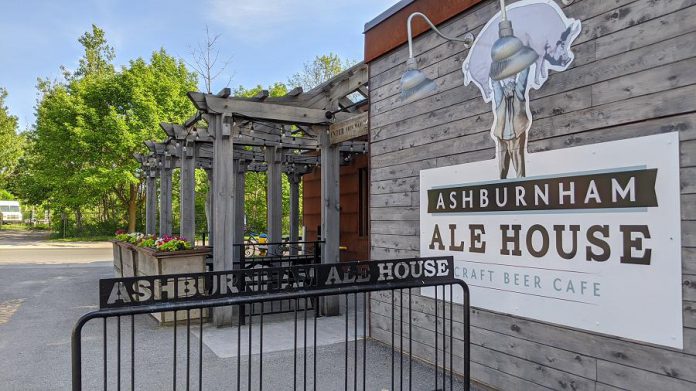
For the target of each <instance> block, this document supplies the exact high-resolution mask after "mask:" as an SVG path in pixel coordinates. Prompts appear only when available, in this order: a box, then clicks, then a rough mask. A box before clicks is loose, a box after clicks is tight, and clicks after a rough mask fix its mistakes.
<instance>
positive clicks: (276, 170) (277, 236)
mask: <svg viewBox="0 0 696 391" xmlns="http://www.w3.org/2000/svg"><path fill="white" fill-rule="evenodd" d="M265 155H266V156H265V159H266V165H267V167H268V170H267V171H266V178H267V181H268V191H267V195H268V200H267V204H268V206H267V208H268V215H267V222H268V242H269V243H280V242H281V241H282V239H283V182H282V177H281V172H282V171H281V170H282V167H281V157H282V150H279V149H277V148H275V147H266V152H265ZM268 252H269V254H275V253H276V248H275V246H269V248H268Z"/></svg>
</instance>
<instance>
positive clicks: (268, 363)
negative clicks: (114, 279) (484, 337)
mask: <svg viewBox="0 0 696 391" xmlns="http://www.w3.org/2000/svg"><path fill="white" fill-rule="evenodd" d="M0 275H2V276H3V279H4V283H3V284H1V285H0V308H5V311H4V312H5V315H4V316H3V315H0V355H1V356H2V357H4V359H3V361H2V364H0V384H2V387H1V388H2V389H3V390H65V389H68V388H69V387H70V376H71V375H70V374H71V367H70V333H71V329H72V327H73V325H74V323H75V322H76V320H77V319H78V318H79V317H80V316H81V315H82V314H84V313H86V312H89V311H91V310H94V309H96V308H97V302H98V299H97V281H98V279H99V278H105V277H111V268H110V267H109V266H108V265H103V266H100V265H98V264H96V265H65V266H51V267H47V266H12V265H9V266H0ZM351 312H352V311H351ZM0 313H2V310H0ZM359 314H360V312H359ZM358 319H359V321H360V319H362V316H361V315H359V318H358ZM257 321H258V320H257ZM343 321H344V320H343V318H325V319H324V320H320V322H319V323H318V325H320V327H319V328H318V330H319V329H321V334H323V336H320V337H318V338H319V344H318V345H320V346H318V347H317V349H316V354H317V363H318V364H317V378H318V383H317V389H319V390H339V389H343V379H344V371H345V368H344V359H345V340H344V323H343ZM352 321H353V315H352V314H351V318H350V323H349V324H350V327H349V329H350V330H352V329H353V323H352ZM134 322H135V330H136V333H135V346H136V351H135V373H136V389H138V390H163V389H171V387H172V381H173V380H172V365H173V361H172V355H173V339H174V338H173V337H174V334H173V329H174V328H173V327H172V326H159V325H158V324H157V323H156V322H155V321H154V320H153V318H152V317H150V316H149V315H142V316H136V317H135V320H134ZM191 323H192V326H193V327H192V330H191V331H192V332H191V333H190V334H189V335H188V341H189V343H190V349H191V350H190V352H191V354H190V358H191V361H190V370H191V371H190V384H191V385H192V387H193V386H195V387H193V389H197V384H198V383H197V382H198V380H197V379H198V376H197V374H198V357H199V353H200V351H199V350H198V346H199V342H198V341H199V340H198V336H197V335H198V332H197V330H196V329H197V327H198V321H192V322H191ZM272 323H273V321H272V318H271V317H270V316H266V321H265V325H264V353H263V373H262V377H263V387H264V388H265V389H268V390H287V389H292V379H293V358H294V354H293V350H292V348H291V346H292V340H289V338H292V335H293V331H292V327H293V322H292V321H289V322H288V319H285V320H280V323H278V324H276V325H272ZM283 325H284V326H283ZM274 327H275V328H278V327H281V329H278V330H276V331H275V332H274V331H273V330H274ZM283 327H285V329H282V328H283ZM299 327H300V330H302V328H301V324H300V326H299ZM116 330H117V320H116V319H110V320H109V321H108V322H107V334H108V341H109V342H108V352H109V353H108V356H109V361H108V371H109V377H110V381H109V388H110V389H111V388H113V389H115V386H116V384H115V379H116V371H117V363H116V360H115V357H116V349H117V344H116V338H117V335H116ZM242 330H245V328H244V327H243V328H242ZM186 331H187V330H186V327H185V325H181V324H180V325H179V326H178V327H177V352H178V353H177V368H178V371H177V374H178V376H177V379H176V382H177V384H179V385H180V386H181V388H182V389H185V385H186V370H185V368H186V354H185V352H186V348H187V332H186ZM102 333H103V323H102V321H101V320H94V321H91V322H89V323H88V324H87V326H86V327H85V329H84V333H83V374H84V376H83V381H84V385H85V388H84V389H86V390H92V389H101V387H102V386H101V384H102V373H103V372H102V371H103V367H102V365H103V361H102V357H103V356H102V348H103V346H102V335H103V334H102ZM310 333H311V331H310ZM351 333H352V331H351ZM253 334H254V335H255V336H256V338H258V335H259V333H258V329H254V330H253ZM130 335H131V328H130V317H124V318H122V319H121V357H122V367H121V368H122V376H123V379H122V384H123V387H124V389H129V386H130V358H131V354H130ZM310 335H311V334H310ZM236 337H237V332H236V328H232V327H231V328H222V329H215V328H210V327H209V326H207V325H206V326H205V327H204V329H203V341H204V342H205V344H203V357H202V361H203V389H206V390H218V389H223V388H234V387H233V386H236V381H237V380H236V379H237V377H236V369H237V363H238V358H237V357H236V353H234V354H228V353H230V352H231V351H235V352H236V349H234V346H235V345H234V344H235V343H236V342H233V340H236ZM243 337H244V335H243ZM357 337H358V338H357V340H356V339H355V336H353V335H349V342H348V354H349V368H348V379H349V388H351V389H352V388H353V386H352V379H353V370H354V368H353V364H352V363H353V358H352V357H353V349H354V344H355V343H357V344H358V352H359V353H358V357H359V360H358V362H359V363H362V362H363V360H362V345H363V341H364V340H363V339H362V330H361V329H359V332H358V335H357ZM309 338H311V337H309ZM274 340H275V342H274ZM255 341H256V342H255V343H254V345H256V346H258V345H257V343H258V341H257V340H255ZM335 341H343V342H338V343H336V342H335ZM356 341H357V342H356ZM210 345H213V349H210V347H209V346H210ZM244 346H245V347H246V345H244ZM299 346H300V355H299V356H298V361H297V364H298V372H297V379H298V387H299V388H302V384H303V383H302V382H303V368H304V365H303V364H304V356H302V349H301V347H302V346H303V345H301V344H300V345H299ZM366 349H367V363H366V366H365V369H366V374H367V380H366V383H367V389H368V390H383V389H390V373H391V371H390V369H391V366H390V365H391V349H389V348H387V347H385V346H383V345H381V344H378V343H375V342H372V341H371V340H368V341H367V344H366ZM256 351H258V349H256ZM216 352H217V354H216ZM306 359H307V363H308V370H307V372H308V376H307V381H308V388H309V389H311V388H312V385H313V383H312V379H313V376H312V367H311V363H312V362H313V361H314V354H313V349H312V346H311V345H310V346H308V355H307V358H306ZM396 361H397V363H398V362H399V358H398V355H397V359H396ZM250 362H251V374H252V375H251V378H252V381H253V383H252V385H253V387H252V389H258V383H259V380H258V379H259V368H260V366H259V355H258V354H257V353H254V354H252V356H251V360H249V356H248V354H247V352H246V350H245V349H242V355H241V361H239V363H240V370H241V374H242V378H241V384H242V387H243V388H244V389H246V379H247V375H248V371H249V367H248V365H249V363H250ZM404 362H405V363H407V362H408V359H405V360H404ZM397 365H398V364H397ZM362 370H363V367H362V364H359V366H358V375H359V376H358V379H359V381H358V383H361V382H362V380H361V378H362V375H361V374H362ZM413 371H414V372H413V377H412V379H413V381H414V385H413V389H414V390H422V389H427V386H426V385H431V383H432V379H433V376H434V375H433V370H432V368H429V367H427V366H424V365H422V364H421V363H419V362H415V361H414V363H413ZM407 372H408V368H407V367H406V366H405V367H404V376H406V375H405V374H406V373H407ZM397 378H398V366H397ZM397 384H398V383H397ZM405 385H407V383H405ZM455 389H462V388H461V384H455Z"/></svg>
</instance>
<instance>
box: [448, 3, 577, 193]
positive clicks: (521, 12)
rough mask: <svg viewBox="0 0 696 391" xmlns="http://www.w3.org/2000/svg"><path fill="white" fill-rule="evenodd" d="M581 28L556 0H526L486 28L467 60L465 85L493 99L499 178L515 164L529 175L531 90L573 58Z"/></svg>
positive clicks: (520, 172) (520, 174) (518, 172)
mask: <svg viewBox="0 0 696 391" xmlns="http://www.w3.org/2000/svg"><path fill="white" fill-rule="evenodd" d="M580 30H581V24H580V21H579V20H575V19H570V18H567V17H566V16H565V14H564V13H563V11H562V10H561V9H560V7H559V6H558V5H557V4H556V3H555V2H554V1H553V0H522V1H518V2H516V3H514V4H512V5H510V6H509V7H507V8H505V9H503V10H501V12H499V13H498V14H496V15H495V16H494V17H493V18H492V19H491V20H489V21H488V23H486V25H485V26H484V27H483V29H482V30H481V33H480V34H479V35H478V37H477V38H476V40H475V41H474V43H473V45H472V46H471V49H470V50H469V54H468V56H467V57H466V60H464V63H463V65H462V71H463V72H464V85H469V84H470V83H474V84H475V85H476V86H477V87H478V88H479V90H481V94H482V95H483V99H484V101H485V102H486V103H489V102H490V103H491V106H492V110H493V126H492V127H491V136H492V137H493V139H494V140H495V142H496V155H497V158H498V168H499V173H500V179H505V178H507V177H508V172H509V169H510V165H511V163H512V168H513V169H514V171H515V174H516V175H517V177H525V176H526V172H525V158H524V156H525V150H526V148H527V133H528V132H529V129H530V128H531V127H532V112H531V110H530V108H529V91H530V90H531V89H536V90H538V89H540V88H541V87H542V86H543V85H544V83H546V80H547V79H548V77H549V70H553V71H558V72H560V71H564V70H566V69H568V67H569V66H570V64H571V63H572V62H573V59H574V55H573V52H572V51H571V49H570V47H571V45H572V43H573V41H574V40H575V39H576V38H577V37H578V35H579V34H580Z"/></svg>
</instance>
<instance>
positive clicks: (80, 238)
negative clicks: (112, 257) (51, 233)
mask: <svg viewBox="0 0 696 391" xmlns="http://www.w3.org/2000/svg"><path fill="white" fill-rule="evenodd" d="M113 238H114V236H113V235H96V236H76V237H68V238H56V237H52V238H51V239H49V240H50V241H51V242H58V243H71V242H105V241H108V240H111V239H113Z"/></svg>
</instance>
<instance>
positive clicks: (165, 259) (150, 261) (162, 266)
mask: <svg viewBox="0 0 696 391" xmlns="http://www.w3.org/2000/svg"><path fill="white" fill-rule="evenodd" d="M131 247H133V248H134V249H135V251H134V254H135V256H134V257H133V258H134V261H133V262H134V265H136V268H135V275H136V276H156V275H161V274H179V273H202V272H205V259H206V258H207V257H208V255H210V254H211V253H212V248H210V247H202V248H195V249H192V250H183V251H175V252H162V251H156V250H153V249H150V248H143V247H135V246H131ZM127 258H128V257H127V256H126V257H122V259H124V264H123V265H124V266H123V270H124V271H125V270H126V269H127V267H126V262H125V260H126V259H127ZM199 284H200V286H203V280H202V279H201V281H200V282H199ZM177 289H178V291H179V292H183V291H184V289H185V287H184V285H183V283H180V285H179V286H178V287H177ZM153 294H154V295H155V297H157V298H159V297H161V295H162V287H161V286H160V285H159V284H158V285H156V286H155V289H154V292H153ZM202 315H203V317H207V315H208V311H207V310H203V314H202ZM152 316H154V317H155V319H157V320H158V321H159V322H160V323H170V322H172V321H174V312H173V311H169V312H159V313H155V314H152ZM200 316H201V311H200V310H191V319H198V318H199V317H200ZM176 317H177V321H179V320H186V311H178V312H177V314H176Z"/></svg>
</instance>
